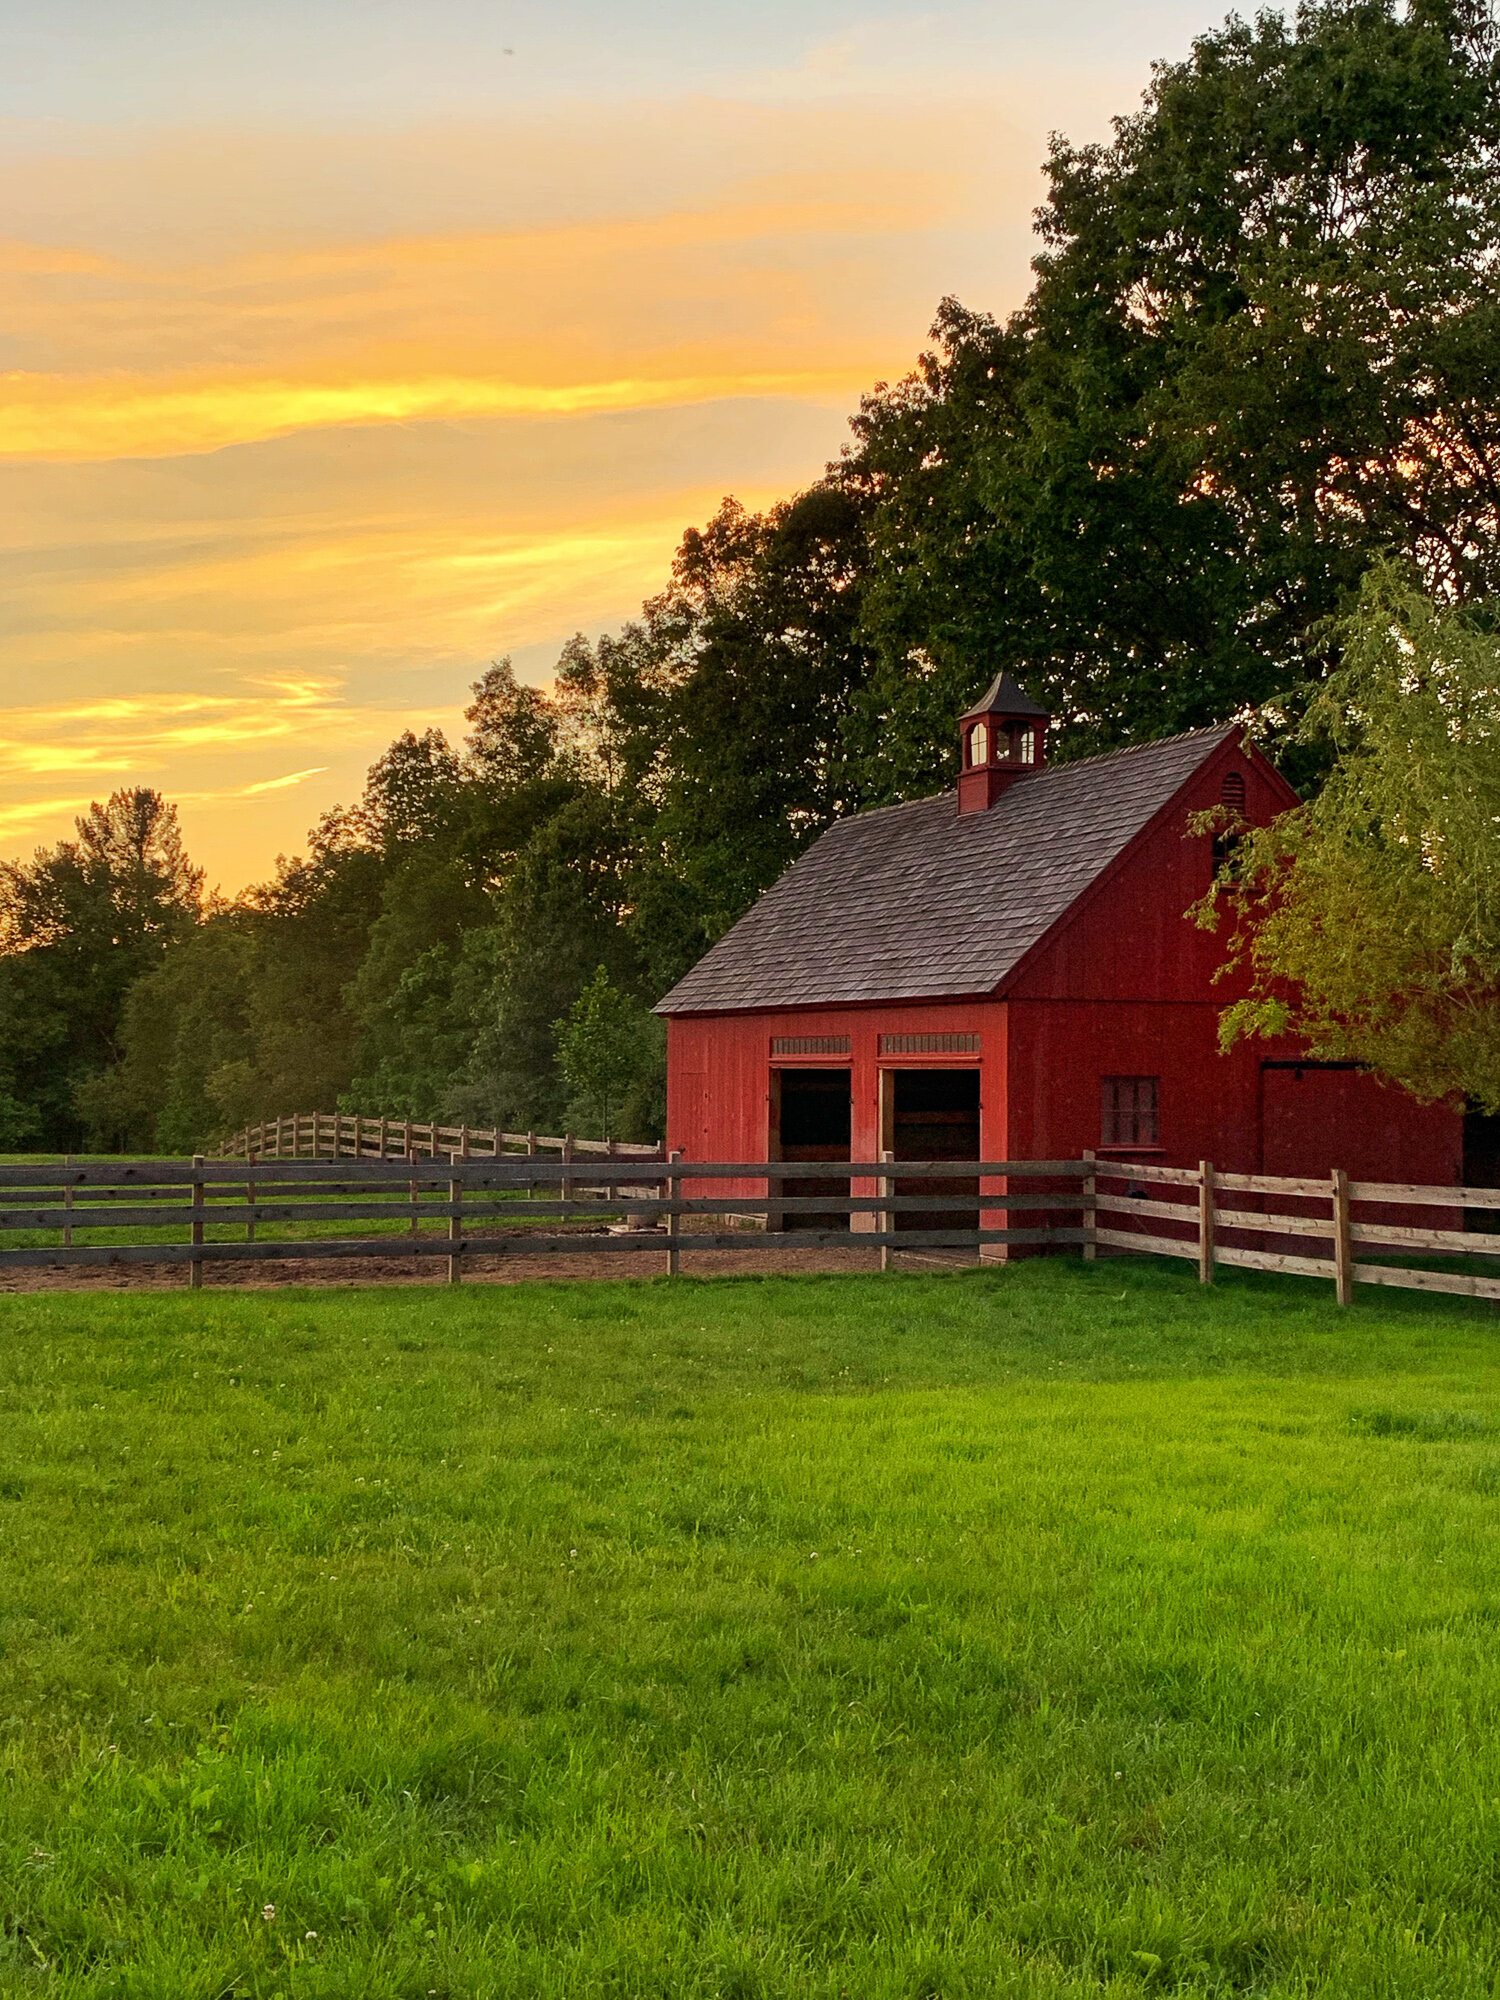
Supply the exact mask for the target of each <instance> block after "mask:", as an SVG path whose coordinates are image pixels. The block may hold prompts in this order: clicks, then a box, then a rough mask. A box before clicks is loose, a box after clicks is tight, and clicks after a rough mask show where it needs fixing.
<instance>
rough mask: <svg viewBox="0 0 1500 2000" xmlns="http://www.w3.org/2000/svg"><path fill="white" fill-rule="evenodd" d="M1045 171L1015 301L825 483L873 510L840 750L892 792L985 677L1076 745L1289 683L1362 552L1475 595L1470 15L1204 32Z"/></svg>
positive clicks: (1484, 417) (1496, 436)
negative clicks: (1030, 264)
mask: <svg viewBox="0 0 1500 2000" xmlns="http://www.w3.org/2000/svg"><path fill="white" fill-rule="evenodd" d="M1048 173H1049V178H1050V196H1049V199H1048V201H1047V203H1046V205H1045V207H1044V208H1043V209H1042V210H1041V212H1040V215H1039V227H1040V231H1041V236H1042V246H1043V247H1042V251H1041V254H1040V255H1039V257H1038V259H1037V263H1036V273H1037V279H1036V284H1035V287H1034V289H1033V292H1032V295H1031V297H1030V299H1029V300H1028V302H1027V304H1026V305H1025V307H1024V308H1023V309H1022V310H1021V311H1020V312H1019V313H1018V314H1016V315H1015V316H1014V318H1013V319H1012V320H1011V321H1010V322H1009V323H1008V324H1007V325H1006V326H1004V327H1001V326H999V325H997V324H996V323H995V322H994V321H993V320H991V319H989V318H988V317H986V316H985V315H983V314H978V313H972V312H968V311H965V310H964V309H963V308H962V307H960V306H958V305H957V304H956V303H954V302H951V301H950V302H949V303H948V304H946V305H945V307H944V308H943V311H942V313H941V314H940V316H939V319H938V322H937V325H936V326H935V328H934V334H935V337H936V343H937V344H936V346H935V348H934V350H933V351H932V353H930V354H929V355H928V356H927V357H926V358H925V360H924V361H923V363H922V365H921V367H920V368H919V369H918V371H917V373H916V374H915V375H914V376H913V377H912V378H910V379H909V380H907V381H906V382H903V383H900V384H898V385H896V386H895V387H894V388H891V389H882V390H879V391H877V392H876V393H875V394H874V395H873V396H871V397H869V398H867V399H866V402H865V404H864V407H863V409H862V412H861V415H860V417H859V419H858V420H857V423H856V432H857V437H856V443H855V445H854V447H852V448H851V450H850V452H849V453H848V454H847V455H846V459H845V462H844V464H843V466H842V468H841V469H840V472H839V475H838V476H839V477H840V479H841V480H843V481H844V482H845V483H847V484H849V485H852V486H853V487H855V488H857V489H858V491H859V492H860V493H861V494H863V495H864V496H865V497H866V498H867V499H868V500H869V502H870V503H871V513H870V516H869V520H868V527H867V532H868V536H869V542H870V547H871V550H872V563H871V568H870V574H869V578H868V582H867V587H866V590H865V614H864V629H865V631H866V632H867V634H868V636H869V638H870V640H871V642H872V644H873V645H874V647H875V649H876V651H877V654H878V658H879V668H878V671H877V673H876V675H875V677H874V679H873V681H872V682H871V685H870V689H869V692H868V694H867V695H866V696H865V697H864V698H863V701H862V704H861V707H862V711H863V714H862V727H861V729H860V731H859V734H858V742H859V745H860V747H861V749H862V750H863V751H864V753H865V755H866V756H867V758H868V759H869V760H870V763H869V769H870V773H871V778H872V781H874V782H875V783H876V784H877V785H878V783H879V780H880V776H881V772H882V769H883V771H884V774H885V784H886V788H887V790H888V792H889V793H891V794H892V795H899V794H900V793H901V792H903V791H909V790H912V789H916V788H918V787H923V786H926V787H931V786H934V785H936V784H938V783H941V782H944V781H945V777H946V772H947V765H948V759H949V757H950V755H951V748H950V746H951V721H952V717H953V715H954V714H955V713H956V712H957V711H958V710H959V709H960V708H961V707H962V706H963V704H964V701H965V700H966V699H967V698H968V697H969V696H971V695H972V694H973V693H974V692H975V691H976V690H977V688H978V687H979V686H980V685H982V683H983V682H984V681H985V680H987V679H988V678H989V676H990V675H992V674H993V672H994V671H995V669H996V667H997V666H1002V665H1003V666H1008V667H1010V668H1011V669H1012V670H1013V671H1014V672H1016V673H1017V674H1018V675H1019V676H1020V678H1021V679H1022V680H1023V681H1024V682H1025V683H1026V684H1027V685H1028V686H1030V688H1031V689H1032V691H1033V693H1035V694H1036V695H1037V696H1038V697H1039V698H1043V699H1046V700H1048V701H1049V702H1050V703H1051V705H1052V706H1053V707H1054V709H1055V711H1056V712H1057V714H1058V715H1059V717H1060V718H1061V719H1062V720H1063V722H1064V723H1065V724H1066V725H1067V734H1066V737H1065V739H1064V746H1065V749H1066V750H1070V751H1073V752H1079V751H1085V750H1089V749H1093V748H1097V747H1100V746H1102V745H1105V744H1108V743H1111V742H1116V741H1119V740H1121V739H1123V738H1130V737H1133V736H1150V735H1153V734H1161V733H1164V732H1167V731H1170V730H1173V729H1180V728H1185V727H1191V726H1194V725H1197V724H1200V723H1206V722H1210V721H1215V720H1222V719H1224V718H1225V717H1226V716H1230V715H1233V714H1234V713H1236V712H1237V711H1240V710H1242V709H1246V708H1249V707H1251V706H1254V705H1256V704H1259V703H1261V702H1263V701H1264V700H1265V699H1266V697H1267V696H1269V695H1271V694H1273V693H1277V692H1279V691H1284V690H1287V689H1289V688H1291V687H1294V686H1295V685H1296V684H1298V683H1303V682H1305V681H1307V680H1308V679H1309V678H1314V679H1315V678H1316V677H1317V676H1318V675H1319V674H1320V673H1321V672H1322V671H1323V670H1324V669H1325V667H1326V665H1327V664H1328V663H1329V658H1330V655H1329V650H1328V648H1329V630H1328V625H1327V621H1328V619H1329V617H1330V616H1331V615H1335V614H1337V613H1339V612H1340V611H1341V610H1343V609H1346V608H1347V606H1348V603H1349V601H1350V599H1351V597H1352V594H1353V592H1354V591H1355V590H1356V589H1357V586H1358V581H1359V578H1360V576H1361V574H1362V573H1363V571H1364V570H1365V568H1366V567H1367V566H1368V564H1369V563H1370V561H1371V560H1372V559H1373V557H1374V556H1375V555H1376V554H1377V553H1378V552H1379V551H1381V550H1383V549H1386V548H1388V547H1396V548H1399V549H1402V550H1404V551H1405V552H1407V553H1408V554H1409V555H1410V556H1411V558H1412V559H1413V560H1414V561H1415V562H1416V563H1417V564H1418V566H1419V567H1420V569H1421V570H1422V572H1423V574H1424V575H1425V576H1426V577H1427V578H1428V579H1429V581H1432V582H1435V583H1440V584H1441V586H1442V587H1443V588H1445V589H1446V590H1448V591H1450V592H1452V593H1454V594H1456V595H1458V596H1467V595H1472V594H1474V593H1476V592H1483V591H1485V590H1488V589H1491V588H1493V587H1494V585H1495V583H1496V581H1497V575H1496V572H1497V568H1500V555H1497V548H1500V540H1497V528H1500V308H1497V306H1496V304H1495V301H1494V292H1493V272H1494V269H1495V263H1496V257H1497V252H1500V67H1497V47H1496V32H1495V24H1494V20H1493V17H1492V15H1491V13H1490V10H1489V8H1488V7H1487V6H1485V5H1482V4H1477V0H1411V4H1410V5H1407V6H1405V7H1402V6H1398V5H1397V4H1396V0H1325V4H1319V5H1309V6H1304V7H1302V8H1301V9H1299V10H1298V13H1297V15H1296V17H1295V20H1294V21H1292V22H1290V23H1289V22H1288V21H1287V20H1286V19H1284V18H1283V17H1282V16H1280V15H1278V14H1273V13H1263V14H1261V15H1258V16H1257V18H1256V20H1255V22H1254V23H1253V25H1252V24H1247V23H1246V22H1244V21H1241V20H1239V19H1237V18H1231V19H1230V20H1229V21H1228V22H1227V23H1226V24H1225V26H1224V27H1222V28H1220V29H1218V30H1216V31H1214V32H1213V33H1211V34H1208V35H1205V36H1203V37H1202V38H1201V39H1200V40H1199V41H1198V42H1197V43H1196V44H1195V46H1194V48H1193V51H1192V53H1191V55H1190V56H1189V57H1188V58H1187V59H1186V61H1184V62H1181V63H1177V64H1163V65H1160V66H1158V68H1157V70H1156V72H1155V75H1154V79H1153V82H1152V85H1151V88H1150V90H1149V92H1148V93H1147V96H1146V99H1145V102H1144V104H1143V106H1142V109H1141V110H1140V111H1139V112H1138V113H1137V114H1136V115H1134V116H1133V117H1130V118H1125V119H1122V120H1119V121H1118V122H1117V125H1116V133H1115V137H1114V140H1113V141H1112V142H1111V143H1110V144H1108V145H1093V146H1085V147H1077V148H1075V147H1072V146H1069V145H1068V144H1067V143H1066V142H1064V141H1061V140H1059V141H1057V142H1055V143H1054V146H1053V150H1052V154H1051V158H1050V160H1049V163H1048Z"/></svg>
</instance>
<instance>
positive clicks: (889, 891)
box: [656, 724, 1238, 1014]
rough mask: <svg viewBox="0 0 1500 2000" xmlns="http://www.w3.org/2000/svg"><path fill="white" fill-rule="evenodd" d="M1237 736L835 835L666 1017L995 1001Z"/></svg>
mask: <svg viewBox="0 0 1500 2000" xmlns="http://www.w3.org/2000/svg"><path fill="white" fill-rule="evenodd" d="M1237 733H1238V732H1237V729H1236V727H1235V725H1234V724H1225V725H1222V726H1221V727H1219V728H1216V729H1200V730H1195V731H1194V732H1193V733H1192V734H1191V735H1188V736H1171V737H1167V738H1165V739H1164V740H1163V741H1161V742H1158V743H1141V744H1137V745H1135V746H1134V747H1132V748H1130V749H1127V750H1112V751H1109V752H1108V753H1107V754H1106V755H1104V756H1102V757H1089V758H1084V759H1081V760H1080V761H1079V762H1078V763H1076V764H1053V765H1047V766H1044V767H1043V768H1042V769H1040V770H1038V771H1034V772H1031V773H1030V774H1029V775H1028V776H1026V777H1025V778H1022V779H1020V780H1019V781H1018V782H1017V783H1015V784H1013V785H1012V786H1011V787H1010V789H1009V790H1008V791H1007V792H1005V793H1004V794H1003V796H1002V797H1001V798H999V799H998V800H997V801H996V802H995V804H994V805H992V806H991V807H990V808H989V810H988V811H987V812H973V813H965V814H962V815H960V813H959V811H958V799H957V795H956V794H955V793H953V792H944V793H941V794H940V795H939V796H938V797H937V798H932V799H916V800H914V801H912V803H911V804H909V805H901V806H885V807H883V808H881V809H880V810H878V811H876V812H867V813H860V814H858V815H857V816H856V817H854V818H853V819H846V820H840V821H838V822H837V824H835V825H834V826H831V827H830V828H829V829H828V831H827V832H826V833H825V834H823V835H822V836H821V837H820V838H819V839H818V840H815V841H814V842H813V844H812V846H811V847H810V848H809V849H808V850H807V852H806V853H805V854H804V855H802V857H801V858H800V859H799V860H797V861H796V862H794V863H793V864H792V866H791V867H790V868H789V869H788V870H787V872H786V873H785V874H784V875H783V876H782V877H781V879H780V880H779V881H778V882H775V883H773V884H772V886H771V887H770V888H769V889H768V890H767V891H766V893H765V894H764V895H763V896H762V897H761V898H760V900H759V902H757V903H756V904H755V905H754V906H753V908H751V909H750V910H749V911H748V912H747V913H746V914H745V915H744V916H743V917H741V918H740V921H739V922H738V923H737V924H736V925H735V926H734V928H733V929H732V930H730V931H728V932H726V933H725V935H724V936H723V937H722V938H720V940H719V942H718V943H717V944H716V945H714V946H713V948H712V949H711V950H710V951H709V952H708V953H707V954H706V955H705V956H704V957H703V958H701V959H700V960H699V961H698V963H697V964H696V965H695V966H694V967H693V969H692V971H691V972H689V973H688V974H687V976H686V978H684V979H681V980H679V981H678V983H677V985H676V986H674V987H673V988H672V990H671V992H670V993H668V994H667V996H666V998H665V999H664V1000H662V1001H661V1002H660V1003H659V1005H658V1007H657V1010H656V1011H657V1012H658V1013H659V1014H717V1013H724V1012H729V1011H733V1010H736V1009H745V1008H759V1007H816V1006H827V1005H838V1004H848V1003H850V1002H855V1001H864V1000H922V999H928V998H941V997H945V996H948V995H954V996H956V995H959V994H978V993H992V992H993V991H994V990H995V988H996V987H998V986H999V985H1000V983H1001V982H1002V981H1003V980H1004V979H1005V978H1006V977H1007V976H1008V975H1009V974H1010V973H1011V972H1013V971H1014V970H1015V968H1016V967H1017V966H1018V965H1019V964H1020V962H1021V960H1022V958H1024V957H1025V955H1026V953H1027V952H1028V951H1029V950H1030V949H1031V947H1032V946H1033V945H1034V944H1036V943H1037V942H1038V940H1039V939H1041V938H1042V937H1043V936H1044V935H1045V934H1046V933H1047V931H1049V930H1050V929H1051V928H1052V926H1053V925H1054V924H1055V923H1056V922H1057V921H1058V919H1059V918H1060V917H1062V916H1063V915H1065V914H1066V912H1067V911H1068V910H1069V909H1070V908H1071V907H1072V905H1073V904H1074V903H1076V902H1077V900H1078V898H1079V897H1080V896H1081V895H1082V894H1083V893H1084V891H1085V890H1086V889H1087V888H1088V887H1089V886H1090V885H1091V884H1092V883H1093V882H1095V881H1096V880H1097V879H1098V878H1099V876H1100V875H1101V874H1103V872H1104V871H1105V869H1106V868H1108V867H1109V865H1110V863H1111V862H1112V861H1114V860H1115V858H1116V857H1117V856H1118V855H1119V854H1120V853H1121V852H1123V850H1124V849H1125V848H1126V847H1127V846H1128V845H1129V844H1130V842H1131V841H1132V840H1133V839H1135V837H1136V835H1137V834H1139V833H1140V832H1141V831H1142V830H1143V829H1144V828H1145V827H1146V826H1147V824H1148V823H1149V822H1150V821H1151V820H1152V819H1154V818H1155V816H1156V814H1157V813H1158V812H1160V811H1161V809H1162V807H1163V806H1165V805H1167V804H1169V803H1170V801H1171V800H1172V798H1173V797H1174V795H1175V794H1176V793H1177V792H1178V791H1180V790H1181V788H1182V786H1183V785H1184V784H1186V782H1187V780H1188V779H1189V778H1190V777H1191V776H1192V775H1193V773H1194V772H1195V771H1196V770H1197V769H1198V768H1199V766H1200V765H1202V764H1204V763H1206V762H1207V760H1208V759H1209V757H1211V756H1212V755H1213V753H1214V751H1215V750H1217V749H1218V748H1219V746H1220V744H1222V743H1224V742H1225V741H1226V740H1227V739H1228V738H1230V737H1232V736H1234V735H1236V734H1237Z"/></svg>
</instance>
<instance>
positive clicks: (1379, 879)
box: [1202, 564, 1500, 1112]
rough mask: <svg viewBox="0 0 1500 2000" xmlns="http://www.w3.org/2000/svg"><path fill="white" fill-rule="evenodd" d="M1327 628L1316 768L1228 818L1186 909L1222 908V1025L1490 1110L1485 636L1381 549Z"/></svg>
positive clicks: (1497, 960) (1211, 916)
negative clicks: (1310, 794)
mask: <svg viewBox="0 0 1500 2000" xmlns="http://www.w3.org/2000/svg"><path fill="white" fill-rule="evenodd" d="M1342 642H1343V664H1342V666H1341V667H1340V668H1339V669H1338V671H1337V672H1336V673H1334V674H1332V675H1331V676H1330V677H1329V679H1328V681H1327V682H1326V683H1325V684H1324V686H1323V688H1322V689H1321V691H1320V692H1319V694H1318V696H1317V698H1316V700H1315V702H1314V703H1313V705H1312V708H1311V709H1310V711H1309V714H1308V717H1307V720H1306V723H1305V726H1304V727H1305V732H1306V733H1307V734H1312V733H1313V732H1319V733H1322V734H1325V735H1326V736H1327V738H1328V739H1329V740H1330V741H1331V742H1332V745H1333V747H1334V753H1335V759H1336V761H1335V763H1334V766H1333V769H1332V771H1331V773H1330V775H1329V778H1328V781H1327V783H1326V784H1325V785H1324V787H1323V789H1322V790H1321V791H1320V792H1319V794H1318V795H1317V797H1316V798H1315V799H1314V800H1312V802H1311V803H1310V804H1308V805H1305V806H1303V807H1302V808H1301V809H1300V810H1298V811H1296V812H1292V813H1287V814H1284V815H1283V816H1282V817H1281V818H1280V819H1278V820H1276V821H1275V822H1274V823H1273V824H1272V825H1271V826H1269V827H1265V828H1258V829H1255V830H1253V831H1250V832H1248V833H1246V835H1245V837H1244V839H1243V841H1242V843H1241V844H1240V846H1239V848H1238V850H1237V854H1236V857H1235V861H1234V864H1233V866H1232V868H1231V870H1230V871H1229V874H1228V876H1227V879H1226V880H1225V882H1224V883H1223V884H1221V886H1220V890H1219V892H1218V895H1217V896H1216V897H1213V898H1210V900H1209V902H1208V904H1207V905H1206V906H1205V908H1204V910H1203V911H1202V916H1203V920H1204V921H1205V922H1206V923H1209V924H1213V923H1214V922H1215V921H1216V920H1217V915H1218V909H1219V904H1220V903H1221V902H1223V903H1226V904H1227V906H1228V908H1229V910H1230V911H1231V912H1232V915H1233V918H1234V929H1233V933H1232V936H1231V964H1232V967H1233V968H1234V969H1236V970H1239V971H1243V972H1245V973H1247V974H1248V976H1249V980H1250V992H1249V994H1248V995H1247V997H1245V998H1244V999H1242V1000H1240V1001H1239V1002H1237V1003H1236V1004H1235V1005H1234V1006H1232V1007H1230V1008H1229V1009H1228V1010H1227V1012H1226V1013H1225V1016H1224V1021H1223V1028H1222V1037H1221V1038H1222V1040H1223V1041H1224V1043H1225V1045H1226V1046H1228V1045H1229V1044H1230V1043H1232V1042H1233V1041H1234V1040H1236V1039H1237V1038H1238V1037H1239V1036H1241V1035H1267V1036H1278V1037H1279V1036H1283V1035H1291V1036H1294V1037H1295V1038H1296V1039H1297V1040H1298V1041H1299V1042H1301V1043H1303V1044H1305V1045H1306V1046H1307V1047H1308V1048H1310V1049H1311V1050H1312V1051H1313V1053H1314V1054H1316V1055H1318V1056H1322V1057H1327V1058H1332V1059H1335V1060H1337V1059H1347V1058H1354V1059H1357V1060H1358V1061H1361V1062H1365V1063H1368V1064H1369V1065H1370V1066H1371V1068H1372V1069H1374V1070H1376V1071H1377V1072H1379V1073H1380V1074H1381V1075H1383V1076H1386V1077H1390V1078H1392V1079H1393V1080H1395V1081H1396V1082H1398V1083H1400V1084H1402V1085H1403V1086H1404V1087H1405V1088H1406V1089H1408V1090H1409V1091H1411V1092H1413V1093H1414V1095H1416V1096H1418V1097H1420V1098H1423V1099H1426V1100H1428V1101H1431V1100H1433V1099H1436V1098H1443V1097H1449V1096H1455V1095H1467V1096H1468V1097H1470V1098H1472V1099H1473V1100H1475V1102H1477V1103H1478V1104H1480V1105H1481V1106H1482V1107H1483V1108H1484V1109H1485V1110H1487V1111H1491V1112H1495V1111H1500V997H1497V996H1500V636H1497V634H1496V631H1495V626H1494V623H1493V619H1492V618H1491V617H1490V616H1489V615H1488V614H1487V612H1486V611H1485V609H1484V608H1483V607H1478V608H1475V609H1472V610H1470V609H1464V608H1461V607H1453V606H1438V605H1435V604H1433V602H1432V601H1431V600H1430V599H1429V598H1428V597H1427V596H1425V595H1424V594H1423V592H1422V591H1421V590H1420V589H1419V588H1418V587H1417V585H1416V583H1415V582H1414V581H1413V580H1412V578H1411V577H1410V576H1409V575H1408V574H1406V573H1405V572H1403V571H1402V570H1401V569H1400V568H1399V567H1397V566H1395V565H1392V564H1383V565H1380V566H1378V567H1376V568H1375V569H1373V570H1371V571H1370V572H1369V574H1368V575H1367V576H1366V579H1365V583H1364V587H1363V589H1362V591H1361V594H1360V600H1359V605H1358V608H1357V609H1356V611H1355V612H1354V613H1353V615H1352V616H1351V617H1350V618H1349V619H1348V621H1347V622H1346V623H1345V625H1344V627H1343V630H1342Z"/></svg>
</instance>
